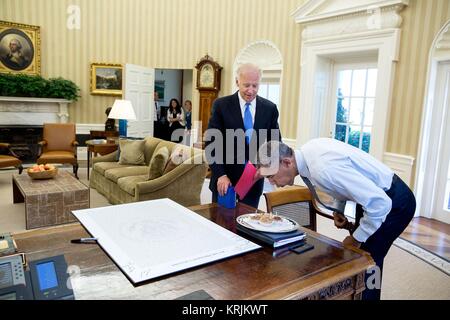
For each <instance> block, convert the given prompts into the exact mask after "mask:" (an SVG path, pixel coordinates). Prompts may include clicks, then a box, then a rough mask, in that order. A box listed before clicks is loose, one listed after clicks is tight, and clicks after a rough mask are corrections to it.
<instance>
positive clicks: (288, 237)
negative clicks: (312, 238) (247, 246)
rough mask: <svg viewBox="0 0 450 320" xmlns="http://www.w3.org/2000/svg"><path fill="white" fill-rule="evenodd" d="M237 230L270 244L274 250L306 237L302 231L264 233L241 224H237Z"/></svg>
mask: <svg viewBox="0 0 450 320" xmlns="http://www.w3.org/2000/svg"><path fill="white" fill-rule="evenodd" d="M236 229H237V230H238V231H240V232H242V233H243V234H246V235H248V236H250V237H252V238H254V239H256V240H258V241H260V242H262V243H265V244H268V245H269V246H271V247H273V248H278V247H282V246H285V245H287V244H290V243H293V242H297V241H301V240H303V239H305V237H306V234H305V233H304V232H303V231H301V230H294V231H291V232H285V233H272V232H263V231H256V230H252V229H249V228H246V227H244V226H242V225H240V224H239V223H237V224H236Z"/></svg>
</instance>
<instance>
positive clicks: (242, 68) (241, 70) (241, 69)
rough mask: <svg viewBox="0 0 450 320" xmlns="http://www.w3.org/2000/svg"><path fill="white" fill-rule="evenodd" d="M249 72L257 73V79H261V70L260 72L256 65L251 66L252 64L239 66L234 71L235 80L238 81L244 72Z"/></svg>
mask: <svg viewBox="0 0 450 320" xmlns="http://www.w3.org/2000/svg"><path fill="white" fill-rule="evenodd" d="M249 70H252V71H256V72H258V73H259V79H261V77H262V70H261V68H260V67H258V66H257V65H256V64H253V63H244V64H241V65H240V66H239V67H238V68H237V70H236V79H239V78H240V76H241V74H243V73H244V72H246V71H249Z"/></svg>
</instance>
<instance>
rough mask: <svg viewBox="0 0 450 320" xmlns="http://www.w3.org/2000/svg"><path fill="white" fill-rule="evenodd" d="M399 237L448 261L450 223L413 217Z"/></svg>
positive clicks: (449, 255)
mask: <svg viewBox="0 0 450 320" xmlns="http://www.w3.org/2000/svg"><path fill="white" fill-rule="evenodd" d="M401 238H403V239H405V240H408V241H410V242H412V243H414V244H416V245H418V246H419V247H422V248H424V249H426V250H428V251H431V252H433V253H435V254H437V255H438V256H440V257H442V258H445V259H447V260H449V261H450V225H448V224H446V223H443V222H440V221H437V220H434V219H428V218H422V217H418V218H414V219H413V220H412V221H411V223H410V224H409V226H408V227H407V228H406V230H405V231H404V232H403V233H402V235H401Z"/></svg>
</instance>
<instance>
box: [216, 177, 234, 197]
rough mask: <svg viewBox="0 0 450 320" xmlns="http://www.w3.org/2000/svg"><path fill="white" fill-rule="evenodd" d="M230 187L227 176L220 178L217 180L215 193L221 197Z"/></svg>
mask: <svg viewBox="0 0 450 320" xmlns="http://www.w3.org/2000/svg"><path fill="white" fill-rule="evenodd" d="M230 185H231V181H230V179H228V177H227V175H223V176H221V177H220V178H219V179H218V180H217V192H218V193H219V195H221V196H223V195H224V194H226V193H227V190H228V187H229V186H230Z"/></svg>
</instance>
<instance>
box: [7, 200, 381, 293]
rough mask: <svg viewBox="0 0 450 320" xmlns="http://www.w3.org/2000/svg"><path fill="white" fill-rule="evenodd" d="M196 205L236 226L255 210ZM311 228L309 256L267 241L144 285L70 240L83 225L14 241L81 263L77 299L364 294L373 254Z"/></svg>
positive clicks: (36, 252) (95, 249)
mask: <svg viewBox="0 0 450 320" xmlns="http://www.w3.org/2000/svg"><path fill="white" fill-rule="evenodd" d="M190 209H192V210H193V211H195V212H197V213H198V214H201V215H202V216H204V217H206V218H208V219H211V220H212V221H214V222H216V223H218V224H219V225H221V226H223V227H225V228H227V229H230V230H232V231H235V221H236V217H237V216H239V215H241V214H245V213H249V212H254V209H253V208H251V207H248V206H245V205H238V207H237V208H236V209H225V208H221V207H218V206H217V205H215V204H209V205H203V206H195V207H191V208H190ZM305 231H306V232H307V233H308V242H309V243H312V244H313V245H314V246H315V248H314V250H311V251H308V252H305V253H303V254H300V255H297V254H295V253H290V252H289V253H287V254H286V255H283V256H279V257H273V256H272V252H273V250H272V249H270V248H267V247H265V248H263V249H259V250H256V251H253V252H250V253H246V254H243V255H240V256H237V257H232V258H229V259H224V260H222V261H217V262H214V263H210V264H207V265H204V266H199V267H196V268H192V269H189V270H185V271H182V272H178V273H175V274H171V275H168V276H165V277H161V278H158V279H154V280H153V281H151V282H149V283H147V284H145V285H142V286H139V287H133V285H132V284H131V283H130V282H129V281H128V280H127V279H126V277H125V276H124V275H123V273H122V272H121V271H120V270H119V269H118V268H117V267H116V265H115V264H114V263H113V262H112V261H111V259H110V258H109V257H108V256H107V255H106V254H105V253H104V252H103V250H102V249H101V248H100V247H99V246H97V245H95V244H93V245H88V244H71V243H70V240H71V239H75V238H80V237H86V236H88V234H87V232H86V231H85V230H84V229H83V228H82V227H81V226H80V225H79V224H72V225H70V226H64V227H53V228H47V229H42V230H36V231H29V232H24V233H19V234H15V235H14V239H15V240H16V242H17V245H18V249H19V250H20V251H22V252H25V253H27V257H28V260H36V259H40V258H44V257H49V256H53V255H57V254H64V255H65V257H66V260H67V263H68V265H69V266H70V265H75V266H77V267H75V268H72V269H71V270H75V271H74V272H75V276H72V284H73V288H74V292H75V297H76V299H174V298H177V297H180V296H182V295H185V294H188V293H191V292H193V291H196V290H201V289H203V290H205V291H206V292H208V293H209V294H210V295H211V296H212V297H214V298H215V299H238V300H239V299H359V298H360V297H361V292H362V290H363V288H364V272H365V270H366V269H367V268H368V267H370V266H372V265H373V261H372V259H371V258H370V257H369V256H368V255H367V254H366V253H364V252H363V251H361V250H356V251H351V250H348V249H344V248H343V247H342V246H341V244H340V243H339V242H337V241H334V240H332V239H329V238H327V237H325V236H322V235H319V234H318V233H315V232H313V231H310V230H306V229H305ZM77 268H79V269H77ZM78 270H79V273H78Z"/></svg>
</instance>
